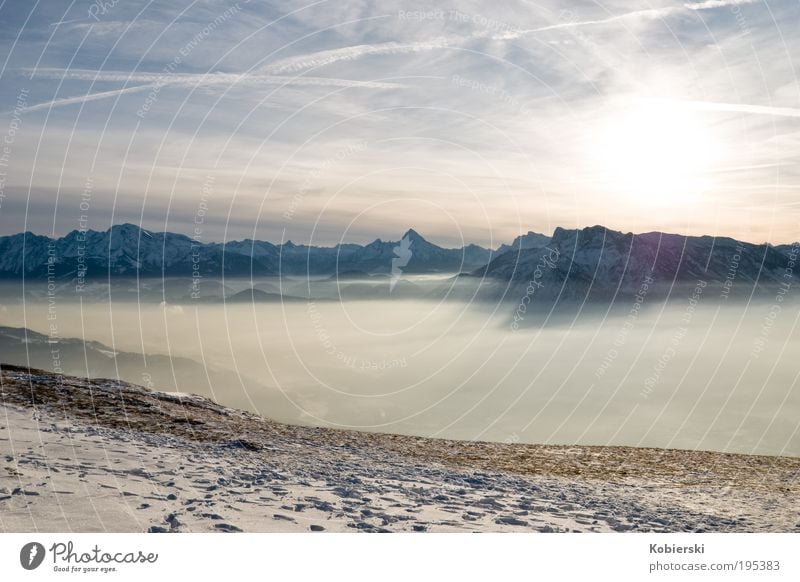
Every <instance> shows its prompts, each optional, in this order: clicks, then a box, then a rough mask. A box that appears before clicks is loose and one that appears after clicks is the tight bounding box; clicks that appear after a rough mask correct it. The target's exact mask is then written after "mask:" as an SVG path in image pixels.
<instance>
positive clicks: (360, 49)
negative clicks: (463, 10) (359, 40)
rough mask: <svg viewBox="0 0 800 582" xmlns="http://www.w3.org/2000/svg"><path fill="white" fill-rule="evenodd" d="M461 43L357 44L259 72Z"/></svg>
mask: <svg viewBox="0 0 800 582" xmlns="http://www.w3.org/2000/svg"><path fill="white" fill-rule="evenodd" d="M462 41H463V39H462V38H458V39H456V38H436V39H433V40H429V41H422V42H412V43H399V42H383V43H378V44H359V45H354V46H347V47H343V48H337V49H331V50H324V51H317V52H313V53H309V54H305V55H298V56H295V57H289V58H286V59H281V60H279V61H276V62H274V63H270V64H268V65H266V66H265V67H262V69H261V70H262V71H264V72H269V73H296V72H298V71H301V70H303V69H311V68H316V67H322V66H325V65H330V64H332V63H335V62H338V61H354V60H356V59H360V58H361V57H365V56H370V55H395V54H404V53H418V52H423V51H430V50H434V49H440V48H446V47H449V46H453V45H455V44H458V43H460V42H462Z"/></svg>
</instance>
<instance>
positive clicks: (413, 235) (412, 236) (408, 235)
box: [401, 228, 427, 242]
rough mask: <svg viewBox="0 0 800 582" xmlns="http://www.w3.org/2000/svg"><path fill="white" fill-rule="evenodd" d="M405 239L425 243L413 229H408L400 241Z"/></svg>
mask: <svg viewBox="0 0 800 582" xmlns="http://www.w3.org/2000/svg"><path fill="white" fill-rule="evenodd" d="M404 238H407V239H409V240H411V241H415V240H420V241H423V242H427V241H426V240H425V239H424V238H423V237H422V235H421V234H420V233H418V232H417V231H416V230H414V229H413V228H409V229H408V230H407V231H406V233H405V234H404V235H403V236H402V237H401V239H404Z"/></svg>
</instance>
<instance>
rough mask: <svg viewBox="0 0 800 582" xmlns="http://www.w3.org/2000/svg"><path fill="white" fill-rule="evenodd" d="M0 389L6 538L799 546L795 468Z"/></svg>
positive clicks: (126, 393)
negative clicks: (167, 535)
mask: <svg viewBox="0 0 800 582" xmlns="http://www.w3.org/2000/svg"><path fill="white" fill-rule="evenodd" d="M0 386H1V387H2V400H0V530H2V531H6V532H29V531H41V532H44V531H58V532H62V531H75V532H89V531H114V532H145V531H153V532H162V531H163V532H189V531H219V532H229V531H298V532H308V531H373V532H375V531H409V532H411V531H542V532H550V531H562V532H563V531H597V532H604V531H639V532H643V531H658V532H663V531H800V459H795V458H783V457H755V456H745V455H727V454H720V453H708V452H688V451H674V450H671V451H662V450H655V449H632V448H623V447H556V446H531V445H511V444H498V443H466V442H455V441H443V440H432V439H422V438H415V437H405V436H393V435H382V434H370V433H357V432H350V431H335V430H330V429H315V428H308V427H295V426H288V425H283V424H279V423H275V422H272V421H269V420H266V419H263V418H260V417H257V416H255V415H252V414H248V413H244V412H241V411H238V410H233V409H229V408H224V407H221V406H218V405H216V404H214V403H212V402H210V401H208V400H205V399H202V398H200V397H196V396H185V395H170V394H164V393H159V392H152V391H148V390H146V389H144V388H141V387H137V386H132V385H129V384H123V383H118V382H112V381H106V380H92V381H88V380H84V379H77V378H70V377H63V378H59V377H57V376H55V375H52V374H48V373H45V372H36V371H34V372H33V373H32V374H29V373H28V372H27V371H25V370H21V369H16V368H10V367H4V368H3V371H2V384H1V385H0ZM32 403H35V406H34V405H33V404H32Z"/></svg>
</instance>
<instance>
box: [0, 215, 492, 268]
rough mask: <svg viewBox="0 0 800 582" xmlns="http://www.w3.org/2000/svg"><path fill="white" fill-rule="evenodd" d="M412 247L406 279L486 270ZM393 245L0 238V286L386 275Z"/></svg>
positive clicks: (482, 258)
mask: <svg viewBox="0 0 800 582" xmlns="http://www.w3.org/2000/svg"><path fill="white" fill-rule="evenodd" d="M404 237H408V238H409V239H410V240H411V242H412V245H413V247H414V248H413V250H412V251H411V255H412V256H411V258H410V261H409V262H408V264H407V265H406V266H405V267H403V271H404V272H405V273H436V272H444V273H447V272H459V271H469V270H473V269H476V268H477V267H480V266H483V265H486V263H488V261H489V259H490V258H491V256H492V252H491V251H490V250H489V249H485V248H482V247H479V246H477V245H468V246H466V247H464V248H462V249H445V248H442V247H439V246H437V245H435V244H433V243H430V242H428V241H427V240H425V239H424V238H423V237H422V236H421V235H420V234H419V233H417V232H416V231H414V230H413V229H412V230H409V231H408V232H407V233H406V234H405V235H404ZM398 244H399V242H398V241H382V240H381V239H377V240H375V241H373V242H372V243H370V244H367V245H358V244H340V245H336V246H333V247H317V246H305V245H296V244H294V243H292V242H291V241H289V242H286V243H284V244H281V245H276V244H273V243H270V242H266V241H257V240H242V241H232V242H226V243H200V242H196V241H194V240H192V239H191V238H189V237H188V236H185V235H182V234H175V233H170V232H153V231H148V230H145V229H143V228H139V227H138V226H136V225H133V224H120V225H114V226H113V227H111V228H110V229H108V230H107V231H105V232H98V231H93V230H89V231H86V232H84V233H81V232H79V231H77V230H76V231H73V232H71V233H69V234H68V235H66V236H64V237H62V238H57V239H52V238H49V237H46V236H40V235H36V234H33V233H30V232H26V233H21V234H15V235H11V236H4V237H0V278H4V279H16V278H22V277H26V278H34V279H42V278H46V277H48V276H55V277H58V278H70V277H79V276H80V277H85V278H107V277H135V276H138V277H145V278H151V277H161V276H169V277H186V276H192V275H198V274H199V275H202V276H203V277H219V276H223V275H224V276H227V277H237V276H251V275H252V276H270V275H279V274H285V275H304V274H311V275H326V274H327V275H332V274H336V273H346V272H364V273H367V274H376V273H387V274H388V273H389V272H390V270H391V266H392V259H393V258H396V256H395V255H394V252H393V249H394V247H396V246H397V245H398Z"/></svg>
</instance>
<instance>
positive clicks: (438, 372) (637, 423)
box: [0, 297, 800, 455]
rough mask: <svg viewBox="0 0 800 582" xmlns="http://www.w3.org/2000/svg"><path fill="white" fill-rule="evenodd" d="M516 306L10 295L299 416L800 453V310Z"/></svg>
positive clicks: (64, 331)
mask: <svg viewBox="0 0 800 582" xmlns="http://www.w3.org/2000/svg"><path fill="white" fill-rule="evenodd" d="M512 311H513V306H509V305H508V304H492V303H482V304H478V303H475V302H472V303H469V302H464V301H456V300H447V301H438V300H429V301H424V300H380V299H378V300H375V299H373V300H352V301H330V300H328V301H325V300H320V301H312V302H304V301H303V302H287V303H283V304H281V303H280V302H276V303H258V304H250V303H237V304H225V303H219V302H218V303H213V302H207V303H201V302H194V303H193V302H182V303H179V304H172V303H164V302H162V303H159V302H156V301H150V302H144V301H143V302H137V301H128V300H120V301H114V302H113V303H109V302H98V301H90V300H85V301H83V302H82V303H78V302H75V301H60V302H58V303H56V304H55V305H54V304H52V303H51V304H48V301H47V299H46V297H41V298H39V299H28V300H27V301H25V302H24V303H18V302H6V303H3V305H2V306H0V324H2V325H4V326H15V327H26V328H28V329H31V330H34V331H38V332H41V333H45V334H50V335H51V336H56V337H61V338H67V337H77V338H84V339H87V340H94V341H98V342H102V343H103V344H106V345H108V346H111V347H113V349H114V350H117V351H128V352H138V353H145V354H169V355H171V356H181V357H186V358H191V359H193V360H196V361H198V362H202V363H203V364H204V365H205V366H206V367H207V368H208V369H209V370H229V371H234V372H235V374H231V375H229V376H228V378H229V379H228V380H225V381H224V382H221V381H219V380H216V381H214V380H209V381H208V382H200V383H197V384H196V385H193V386H181V389H183V390H191V391H193V392H197V393H199V394H202V395H205V396H210V397H213V398H214V399H216V400H217V401H219V402H221V403H223V404H227V405H232V406H237V407H241V408H246V409H252V410H255V411H257V412H259V413H261V414H263V415H264V416H267V417H270V418H274V419H277V420H281V421H288V422H293V423H298V422H299V423H306V424H316V425H322V426H334V427H342V428H354V429H359V430H370V431H382V432H394V433H403V434H415V435H423V436H432V437H446V438H455V439H480V440H493V441H505V442H529V443H558V444H572V443H580V444H592V445H609V444H616V445H632V446H648V447H675V448H689V449H712V450H719V451H734V452H742V453H761V454H789V455H800V434H799V433H800V429H799V428H798V427H799V426H800V389H799V388H798V372H800V359H798V355H800V334H798V331H797V327H796V325H797V319H798V314H800V312H799V311H798V309H797V307H790V306H789V305H785V306H783V307H781V309H780V312H779V313H776V312H775V307H774V306H773V305H772V303H771V302H769V301H766V302H758V303H749V304H747V303H730V304H726V303H725V302H718V301H713V302H711V301H709V302H704V301H702V300H701V301H700V302H699V303H698V304H697V305H696V306H695V305H692V304H691V302H690V301H687V300H686V298H683V299H680V300H675V301H672V302H670V303H666V304H665V303H656V302H653V303H652V304H649V305H644V306H643V307H642V308H641V309H637V310H626V309H624V308H623V309H621V310H617V311H615V312H614V314H613V315H610V314H607V313H605V312H604V311H603V310H595V311H590V310H586V309H584V310H582V311H580V312H578V311H577V310H576V311H574V312H572V313H566V314H565V313H562V314H560V315H559V317H558V318H557V319H555V318H554V319H551V320H550V321H547V322H546V323H544V321H542V320H538V321H537V323H536V324H535V325H531V326H522V327H520V328H519V329H516V330H515V329H512V326H511V325H510V313H511V312H512ZM111 355H112V354H111V353H109V357H110V356H111ZM67 363H68V364H69V363H70V362H67ZM71 364H73V368H74V367H76V366H77V367H80V362H71ZM126 375H127V376H128V377H125V378H123V379H125V380H129V381H133V382H138V383H147V382H146V381H143V379H144V380H146V379H147V377H148V374H147V371H146V366H145V365H144V363H143V368H142V372H141V376H140V377H137V374H131V373H130V372H126ZM216 377H217V378H219V376H216ZM239 377H241V378H243V379H246V381H245V380H242V381H241V382H239V381H237V380H236V379H237V378H239ZM231 378H233V380H231ZM155 387H156V388H159V387H160V386H155Z"/></svg>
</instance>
